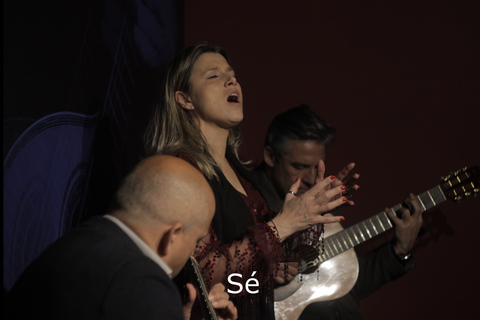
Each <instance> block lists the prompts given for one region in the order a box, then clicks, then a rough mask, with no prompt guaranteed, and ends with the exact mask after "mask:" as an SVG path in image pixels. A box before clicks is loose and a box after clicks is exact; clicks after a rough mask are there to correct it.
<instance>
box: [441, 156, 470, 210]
mask: <svg viewBox="0 0 480 320" xmlns="http://www.w3.org/2000/svg"><path fill="white" fill-rule="evenodd" d="M440 188H441V189H442V191H443V193H444V194H445V197H447V199H448V200H453V201H457V202H458V201H460V200H462V199H464V198H467V197H470V196H472V195H473V196H476V195H477V192H478V191H480V169H479V167H478V165H475V166H472V167H464V168H462V169H460V170H458V171H455V172H452V173H450V174H449V175H448V176H446V177H442V182H441V183H440Z"/></svg>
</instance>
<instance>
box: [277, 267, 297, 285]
mask: <svg viewBox="0 0 480 320" xmlns="http://www.w3.org/2000/svg"><path fill="white" fill-rule="evenodd" d="M298 267H300V264H299V263H298V262H282V263H280V265H279V267H278V272H277V273H276V275H275V282H276V283H278V284H285V283H288V282H290V281H292V280H293V279H295V276H296V275H297V274H298Z"/></svg>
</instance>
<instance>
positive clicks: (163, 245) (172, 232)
mask: <svg viewBox="0 0 480 320" xmlns="http://www.w3.org/2000/svg"><path fill="white" fill-rule="evenodd" d="M182 234H183V225H182V223H181V222H176V223H175V224H174V225H173V226H171V227H170V228H169V229H167V231H166V232H165V233H164V234H163V235H162V237H161V238H160V242H159V243H158V255H159V256H160V257H165V256H167V255H169V254H170V253H171V251H172V250H173V249H174V248H175V245H177V244H178V243H179V242H181V241H182Z"/></svg>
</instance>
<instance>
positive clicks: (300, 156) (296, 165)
mask: <svg viewBox="0 0 480 320" xmlns="http://www.w3.org/2000/svg"><path fill="white" fill-rule="evenodd" d="M286 150H288V152H287V153H284V154H283V155H282V157H280V158H279V157H275V156H274V155H273V153H270V155H271V156H272V157H273V159H271V160H272V161H267V159H266V162H267V164H269V165H270V167H271V170H272V182H273V184H274V186H275V188H276V190H277V192H278V193H279V195H280V196H281V198H282V199H283V197H284V196H285V194H286V192H287V191H288V190H289V189H290V187H291V186H292V184H293V183H294V182H295V180H296V179H297V177H298V178H300V179H301V182H302V183H301V185H300V188H299V189H298V192H297V194H298V195H300V194H302V193H304V192H306V191H307V190H309V189H310V188H311V187H312V186H313V185H314V184H315V179H316V177H317V167H318V161H319V160H325V145H323V144H318V143H317V142H315V141H311V140H307V141H302V140H290V141H289V148H286ZM265 154H266V157H268V155H267V153H265Z"/></svg>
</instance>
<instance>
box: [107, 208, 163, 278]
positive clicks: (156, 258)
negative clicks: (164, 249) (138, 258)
mask: <svg viewBox="0 0 480 320" xmlns="http://www.w3.org/2000/svg"><path fill="white" fill-rule="evenodd" d="M103 217H104V218H107V219H108V220H110V221H112V222H114V223H115V224H116V225H117V226H118V227H119V228H120V229H122V230H123V231H124V232H125V233H126V234H127V236H129V237H130V239H132V241H133V242H134V243H135V244H136V245H137V246H138V248H139V249H140V250H141V251H142V252H143V254H144V255H146V256H147V257H149V258H150V259H152V260H153V261H154V262H155V263H156V264H158V265H159V266H160V268H162V269H163V271H165V273H166V274H167V275H168V276H169V277H170V278H172V269H171V268H170V267H169V266H168V265H167V264H166V263H165V262H164V261H163V260H162V259H161V258H160V257H159V256H158V254H156V253H155V252H154V251H153V250H152V249H151V248H150V247H149V246H148V245H147V244H146V243H145V242H144V241H143V240H142V239H141V238H140V237H139V236H137V235H136V234H135V232H133V231H132V230H131V229H130V228H129V227H127V226H126V225H125V224H124V223H123V222H122V221H120V220H118V219H117V218H115V217H114V216H111V215H108V214H107V215H104V216H103Z"/></svg>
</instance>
